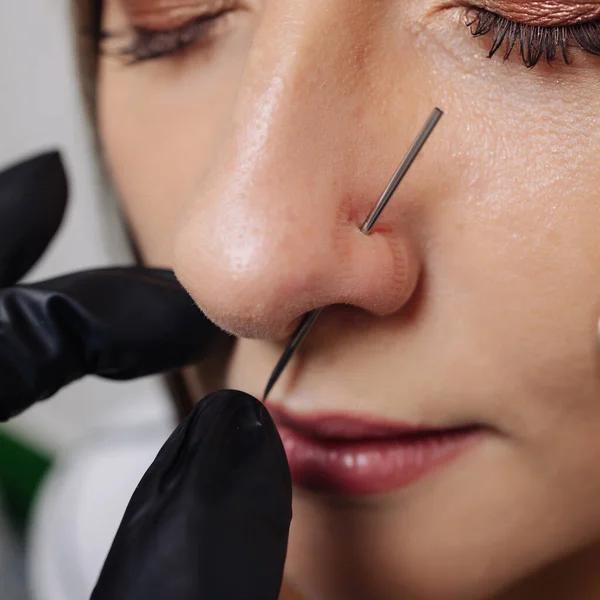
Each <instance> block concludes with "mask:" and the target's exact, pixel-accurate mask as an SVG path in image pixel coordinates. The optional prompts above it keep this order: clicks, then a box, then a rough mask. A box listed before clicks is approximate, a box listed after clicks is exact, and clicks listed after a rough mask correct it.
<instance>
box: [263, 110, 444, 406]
mask: <svg viewBox="0 0 600 600" xmlns="http://www.w3.org/2000/svg"><path fill="white" fill-rule="evenodd" d="M443 114H444V113H443V112H442V111H441V110H440V109H439V108H435V109H434V110H433V112H432V113H431V115H430V116H429V118H428V119H427V122H426V123H425V125H424V126H423V129H421V131H420V132H419V135H418V136H417V138H416V139H415V141H414V142H413V143H412V145H411V147H410V148H409V150H408V152H407V153H406V156H405V157H404V159H403V160H402V162H401V163H400V166H399V167H398V168H397V169H396V172H395V173H394V175H393V176H392V178H391V180H390V182H389V183H388V184H387V186H386V188H385V190H384V191H383V193H382V194H381V197H380V198H379V200H378V201H377V204H375V206H374V207H373V209H372V210H371V212H370V213H369V216H368V217H367V218H366V219H365V222H364V223H363V224H362V227H361V228H360V230H361V232H362V233H364V234H367V235H368V234H369V233H371V230H372V229H373V227H374V225H375V223H376V222H377V219H379V217H380V216H381V213H382V212H383V209H384V208H385V207H386V206H387V204H388V202H389V201H390V199H391V197H392V196H393V195H394V192H395V191H396V189H397V188H398V186H399V185H400V182H401V181H402V180H403V179H404V176H405V175H406V173H407V172H408V170H409V169H410V167H411V166H412V164H413V162H414V161H415V159H416V158H417V156H418V154H419V152H420V151H421V150H422V148H423V146H424V145H425V142H426V141H427V140H428V139H429V136H430V135H431V133H432V132H433V130H434V129H435V126H436V125H437V124H438V122H439V120H440V119H441V118H442V115H443ZM322 312H323V307H322V308H316V309H314V310H311V311H310V312H308V313H306V315H304V317H303V318H302V321H301V322H300V325H298V327H297V328H296V331H294V333H293V334H292V337H291V339H290V341H289V343H288V345H287V347H286V349H285V350H284V351H283V354H282V355H281V358H280V359H279V360H278V361H277V364H276V365H275V368H274V369H273V373H272V374H271V377H270V378H269V381H268V383H267V387H266V388H265V393H264V396H263V402H266V401H267V397H268V395H269V392H270V391H271V390H272V389H273V386H274V385H275V383H277V380H278V379H279V377H280V375H281V373H283V370H284V369H285V367H286V366H287V364H288V363H289V361H290V359H291V358H292V356H293V354H294V352H296V350H297V349H298V346H300V344H301V343H302V341H303V340H304V338H306V336H307V335H308V332H309V331H310V330H311V328H312V326H313V325H314V324H315V321H316V320H317V318H318V317H319V315H320V314H321V313H322Z"/></svg>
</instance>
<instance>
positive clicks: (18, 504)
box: [0, 430, 52, 533]
mask: <svg viewBox="0 0 600 600" xmlns="http://www.w3.org/2000/svg"><path fill="white" fill-rule="evenodd" d="M51 463H52V460H51V458H50V456H48V455H46V454H44V453H43V452H40V451H39V450H37V449H33V448H32V447H31V446H30V445H28V444H27V443H26V442H25V441H24V440H21V439H20V438H19V437H17V436H15V435H12V434H10V433H7V432H6V430H2V431H0V491H1V493H2V496H3V498H4V504H5V508H6V510H7V512H8V515H9V517H10V518H11V520H12V522H13V525H14V527H15V528H16V529H17V531H18V532H20V533H23V532H24V530H25V528H26V526H27V522H28V519H29V514H30V511H31V507H32V504H33V500H34V498H35V495H36V492H37V490H38V489H39V487H40V484H41V483H42V480H43V478H44V475H45V474H46V473H47V471H48V469H49V468H50V465H51Z"/></svg>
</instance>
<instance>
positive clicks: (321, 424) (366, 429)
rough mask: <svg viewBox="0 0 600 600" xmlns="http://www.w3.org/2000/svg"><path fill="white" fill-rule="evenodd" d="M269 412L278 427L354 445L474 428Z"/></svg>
mask: <svg viewBox="0 0 600 600" xmlns="http://www.w3.org/2000/svg"><path fill="white" fill-rule="evenodd" d="M268 408H269V412H270V414H271V416H272V417H273V420H274V421H275V423H276V424H277V425H280V426H282V427H285V428H287V429H291V430H292V431H294V432H296V433H298V434H300V435H305V436H307V437H311V438H314V439H317V440H327V441H356V440H374V441H376V440H384V439H390V438H399V437H408V436H425V435H436V434H438V435H439V434H442V433H445V432H449V431H453V432H456V431H458V430H463V429H464V430H467V429H474V428H476V427H477V425H476V424H465V425H462V426H452V427H430V426H426V425H415V424H411V423H403V422H398V421H386V420H383V419H376V418H371V417H368V416H359V415H352V414H344V413H325V412H323V413H317V414H312V415H298V414H292V413H290V412H288V411H286V410H285V409H284V408H282V407H280V406H275V405H273V404H271V405H270V406H269V407H268Z"/></svg>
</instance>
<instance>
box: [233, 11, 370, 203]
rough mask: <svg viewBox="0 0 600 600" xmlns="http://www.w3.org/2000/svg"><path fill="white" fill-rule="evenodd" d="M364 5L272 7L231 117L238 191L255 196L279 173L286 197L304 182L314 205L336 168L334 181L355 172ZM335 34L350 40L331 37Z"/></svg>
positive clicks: (365, 39)
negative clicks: (253, 189)
mask: <svg viewBox="0 0 600 600" xmlns="http://www.w3.org/2000/svg"><path fill="white" fill-rule="evenodd" d="M363 5H364V3H362V2H355V1H353V0H351V1H350V2H348V1H347V0H342V1H340V0H321V1H320V2H317V3H313V2H272V3H268V8H267V10H266V11H265V15H264V18H263V20H262V22H261V25H260V27H259V29H258V31H257V33H256V36H255V40H254V43H253V48H252V50H251V52H250V55H249V57H248V60H247V62H246V65H245V69H244V73H243V76H242V80H241V83H240V86H239V96H238V99H237V102H236V108H235V111H234V114H233V117H232V130H231V132H232V135H231V138H230V140H229V149H228V153H227V154H228V156H229V157H230V160H232V161H235V165H236V166H235V167H234V170H235V172H236V179H237V183H238V185H242V184H243V186H244V187H245V188H246V189H250V188H251V187H253V186H260V185H261V183H263V182H264V179H265V178H266V179H268V183H269V185H271V186H272V185H273V183H274V182H273V177H274V176H275V175H276V174H278V173H279V172H280V171H281V172H285V178H286V181H287V184H288V185H286V188H287V192H288V194H289V191H290V187H292V189H293V187H294V186H293V181H294V180H295V179H299V180H300V179H301V180H302V186H301V187H302V188H303V189H307V188H308V189H312V190H314V194H313V199H314V201H315V202H317V197H318V195H319V194H318V192H319V190H322V192H323V193H326V192H325V190H323V186H328V185H331V184H332V177H331V170H332V169H333V167H334V166H335V168H336V172H337V173H338V175H337V176H336V177H335V178H334V179H339V178H341V177H342V176H343V175H345V172H346V171H347V172H348V173H356V171H357V169H356V167H357V165H356V159H357V155H358V153H359V151H360V148H359V146H358V143H357V142H358V140H357V139H356V133H357V129H358V130H360V121H361V119H360V117H361V116H362V114H363V113H364V103H365V101H366V97H365V79H366V77H365V73H363V72H364V71H367V70H368V63H369V58H368V54H369V50H370V48H371V44H370V41H369V40H370V37H371V35H372V32H371V31H369V28H368V27H363V26H360V25H361V19H360V18H359V16H358V15H357V13H360V12H361V6H363ZM370 18H371V19H372V18H373V17H372V15H370ZM336 30H343V31H345V35H341V36H340V35H332V32H334V31H336ZM351 124H352V125H351ZM356 125H358V127H355V126H356ZM307 140H310V143H306V141H307ZM341 165H343V168H341ZM348 183H351V181H350V180H348ZM289 184H292V185H291V186H290V185H289ZM308 200H309V199H308V198H306V199H305V202H306V201H308ZM255 201H256V199H253V202H255ZM254 208H255V210H256V208H257V207H256V205H254Z"/></svg>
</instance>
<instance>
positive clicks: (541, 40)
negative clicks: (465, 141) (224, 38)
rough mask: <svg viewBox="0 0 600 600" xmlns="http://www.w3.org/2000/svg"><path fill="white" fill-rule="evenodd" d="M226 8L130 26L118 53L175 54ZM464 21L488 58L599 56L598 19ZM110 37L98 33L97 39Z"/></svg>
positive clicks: (492, 16) (488, 15) (140, 58)
mask: <svg viewBox="0 0 600 600" xmlns="http://www.w3.org/2000/svg"><path fill="white" fill-rule="evenodd" d="M228 12H229V11H221V12H218V13H214V14H209V15H203V16H202V17H199V18H198V19H195V20H193V21H191V22H190V23H186V24H184V25H182V26H181V27H177V28H175V29H171V30H168V31H153V30H151V29H145V28H142V27H136V28H135V29H134V34H135V39H134V40H133V41H132V42H131V43H129V44H127V45H126V46H125V47H123V48H121V49H120V50H119V51H118V53H119V54H120V55H121V56H124V57H128V59H129V63H128V64H138V63H142V62H146V61H150V60H154V59H158V58H162V57H165V56H169V55H171V54H175V53H176V52H179V51H181V50H183V49H185V48H187V47H189V46H192V45H194V44H196V43H197V42H199V41H201V40H202V39H203V38H204V37H205V36H206V35H208V34H209V33H210V28H211V26H213V25H214V24H215V23H216V22H217V21H218V20H219V19H220V18H221V17H223V16H225V15H226V14H227V13H228ZM465 25H466V26H467V27H468V28H469V30H470V32H471V35H473V37H483V36H488V35H491V36H492V46H491V49H490V51H489V53H488V57H489V58H492V57H493V56H494V55H495V54H496V53H498V51H499V50H500V49H501V48H502V46H504V55H503V59H504V60H508V58H509V57H510V55H511V54H512V53H513V51H515V49H517V50H518V52H519V56H520V58H521V60H522V61H523V64H524V65H525V66H526V67H528V68H530V69H531V68H533V67H535V66H536V65H537V64H538V63H539V62H540V60H542V59H543V58H545V59H546V62H547V63H551V62H552V61H554V60H556V58H557V56H558V55H560V56H561V57H562V59H563V60H564V62H565V63H566V64H569V63H570V60H569V56H568V48H569V47H570V46H575V47H578V48H580V49H582V50H583V51H584V52H587V53H589V54H592V55H594V56H600V20H597V21H590V22H587V23H578V24H576V25H562V26H556V27H541V26H536V25H526V24H523V23H516V22H515V21H511V20H510V19H507V18H506V17H503V16H501V15H498V14H496V13H493V12H491V11H488V10H486V9H483V8H470V9H468V11H467V16H466V18H465ZM111 37H114V36H113V35H111V34H107V33H102V34H101V39H102V40H106V39H109V38H111Z"/></svg>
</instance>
